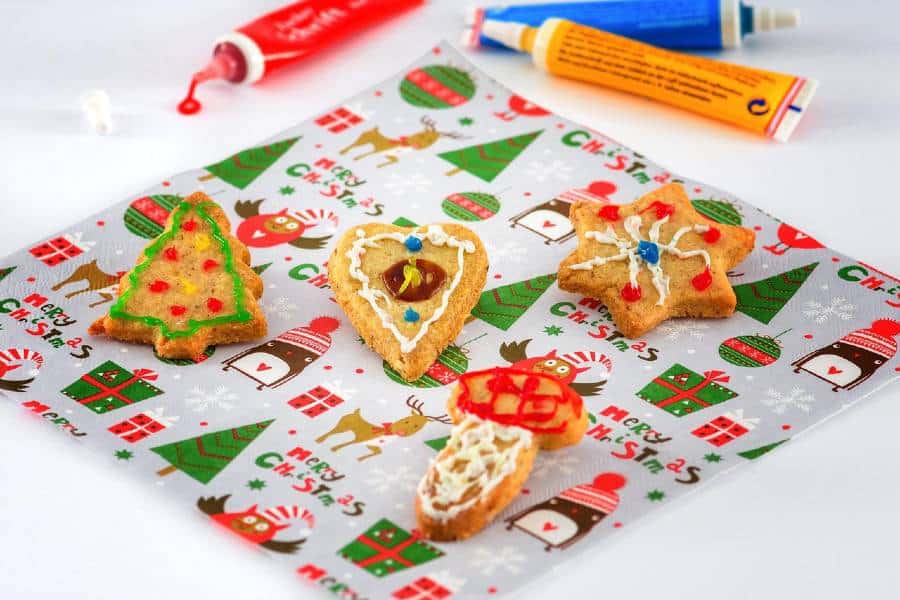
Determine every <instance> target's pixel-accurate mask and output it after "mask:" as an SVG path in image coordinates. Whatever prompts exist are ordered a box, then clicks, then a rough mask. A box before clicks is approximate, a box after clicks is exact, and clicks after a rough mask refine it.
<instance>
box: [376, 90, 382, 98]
mask: <svg viewBox="0 0 900 600" xmlns="http://www.w3.org/2000/svg"><path fill="white" fill-rule="evenodd" d="M375 97H376V98H380V97H381V90H375Z"/></svg>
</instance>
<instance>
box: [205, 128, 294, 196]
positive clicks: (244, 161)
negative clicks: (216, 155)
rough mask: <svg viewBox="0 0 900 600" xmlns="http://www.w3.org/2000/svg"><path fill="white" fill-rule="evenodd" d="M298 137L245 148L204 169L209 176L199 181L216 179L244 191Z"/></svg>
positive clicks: (282, 154) (289, 147) (288, 148)
mask: <svg viewBox="0 0 900 600" xmlns="http://www.w3.org/2000/svg"><path fill="white" fill-rule="evenodd" d="M299 139H300V137H295V138H290V139H287V140H282V141H280V142H275V143H272V144H269V145H267V146H258V147H256V148H247V149H246V150H241V151H240V152H238V153H237V154H235V155H233V156H229V157H228V158H226V159H225V160H223V161H220V162H217V163H215V164H213V165H209V166H208V167H206V170H207V171H209V172H210V175H206V176H204V177H201V178H200V180H201V181H206V180H209V179H212V178H213V177H218V178H219V179H222V180H224V181H226V182H228V183H230V184H231V185H233V186H234V187H236V188H239V189H244V188H245V187H247V186H248V185H250V184H251V183H253V181H254V180H255V179H256V178H257V177H259V176H260V175H262V174H263V172H264V171H265V170H266V169H268V168H269V167H271V166H272V165H273V164H275V161H277V160H278V159H279V158H281V157H282V156H284V154H285V153H286V152H287V151H288V150H290V149H291V146H293V145H294V143H296V141H297V140H299Z"/></svg>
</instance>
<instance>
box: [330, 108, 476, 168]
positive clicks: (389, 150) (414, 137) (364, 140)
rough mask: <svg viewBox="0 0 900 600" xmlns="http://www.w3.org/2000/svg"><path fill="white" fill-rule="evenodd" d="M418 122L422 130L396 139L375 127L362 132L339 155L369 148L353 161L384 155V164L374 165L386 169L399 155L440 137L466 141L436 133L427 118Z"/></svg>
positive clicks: (441, 132)
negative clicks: (365, 147)
mask: <svg viewBox="0 0 900 600" xmlns="http://www.w3.org/2000/svg"><path fill="white" fill-rule="evenodd" d="M420 122H421V123H422V125H423V126H424V129H422V130H421V131H417V132H416V133H412V134H410V135H401V136H400V137H398V138H389V137H387V136H386V135H384V134H383V133H381V132H380V131H379V130H378V127H377V126H376V127H373V128H372V129H369V130H368V131H363V132H362V133H361V134H359V137H358V138H356V140H355V141H354V142H353V143H352V144H350V145H349V146H347V147H346V148H344V149H342V150H341V154H347V152H349V151H350V150H353V149H354V148H359V147H362V146H371V147H372V149H371V150H369V151H368V152H364V153H362V154H360V155H358V156H356V157H355V158H354V159H353V160H360V159H363V158H366V157H367V156H372V155H373V154H380V153H384V159H385V160H384V162H383V163H381V164H379V165H376V166H377V168H379V169H380V168H381V167H386V166H387V165H392V164H394V163H395V162H397V161H398V160H399V158H398V155H399V154H402V153H405V152H409V151H411V150H424V149H425V148H428V147H429V146H432V145H433V144H434V143H435V142H437V141H438V140H439V139H440V138H442V137H448V138H453V139H455V140H463V139H466V136H464V135H462V134H459V133H456V132H452V131H451V132H449V133H445V132H443V131H438V130H437V127H436V125H435V123H434V121H433V120H431V119H429V118H428V117H422V119H421V121H420Z"/></svg>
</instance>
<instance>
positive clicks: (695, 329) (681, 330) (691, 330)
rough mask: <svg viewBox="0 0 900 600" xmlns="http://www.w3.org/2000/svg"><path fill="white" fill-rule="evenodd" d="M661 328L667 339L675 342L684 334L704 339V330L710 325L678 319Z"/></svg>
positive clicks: (696, 338)
mask: <svg viewBox="0 0 900 600" xmlns="http://www.w3.org/2000/svg"><path fill="white" fill-rule="evenodd" d="M660 329H662V330H663V332H665V334H666V339H667V340H671V341H673V342H675V341H678V340H679V339H680V338H681V336H682V335H687V336H690V337H692V338H694V339H695V340H702V339H703V330H704V329H709V325H707V324H706V323H695V322H692V321H677V322H675V323H672V324H671V325H662V326H660Z"/></svg>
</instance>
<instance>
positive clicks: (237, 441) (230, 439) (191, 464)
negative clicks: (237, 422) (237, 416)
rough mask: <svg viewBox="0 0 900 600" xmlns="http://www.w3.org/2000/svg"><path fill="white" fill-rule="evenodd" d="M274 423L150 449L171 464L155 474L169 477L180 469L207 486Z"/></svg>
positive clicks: (264, 422)
mask: <svg viewBox="0 0 900 600" xmlns="http://www.w3.org/2000/svg"><path fill="white" fill-rule="evenodd" d="M273 421H274V419H270V420H268V421H260V422H259V423H252V424H250V425H244V426H242V427H234V428H232V429H223V430H222V431H216V432H213V433H207V434H205V435H201V436H198V437H195V438H190V439H186V440H181V441H180V442H172V443H171V444H165V445H164V446H157V447H156V448H151V450H152V451H153V452H156V453H157V454H159V455H160V456H161V457H163V458H164V459H166V460H167V461H169V463H170V464H169V466H168V467H165V468H163V469H160V470H159V471H157V475H160V476H163V475H168V474H170V473H173V472H175V471H177V470H180V471H181V472H183V473H184V474H186V475H189V476H191V477H193V478H194V479H196V480H197V481H199V482H200V483H209V482H210V481H212V479H213V477H215V476H216V475H218V474H219V472H220V471H222V469H224V468H225V467H227V466H228V465H229V464H230V463H231V461H232V460H234V459H235V458H237V456H238V455H239V454H240V453H241V452H243V451H244V449H246V448H247V446H249V445H250V443H251V442H252V441H253V440H255V439H256V438H257V437H259V434H261V433H262V432H263V430H265V428H266V427H268V426H269V425H271V424H272V422H273Z"/></svg>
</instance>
